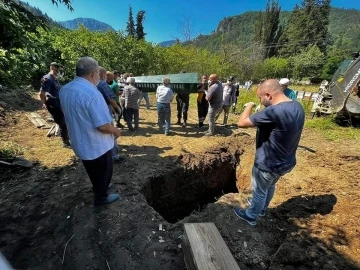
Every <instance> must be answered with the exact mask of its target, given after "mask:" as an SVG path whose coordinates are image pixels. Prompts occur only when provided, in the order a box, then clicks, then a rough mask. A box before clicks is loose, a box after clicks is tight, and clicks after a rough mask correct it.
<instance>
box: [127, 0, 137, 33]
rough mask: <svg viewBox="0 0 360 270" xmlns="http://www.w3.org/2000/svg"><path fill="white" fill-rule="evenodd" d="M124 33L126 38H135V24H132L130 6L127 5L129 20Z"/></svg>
mask: <svg viewBox="0 0 360 270" xmlns="http://www.w3.org/2000/svg"><path fill="white" fill-rule="evenodd" d="M126 33H127V36H128V37H135V24H134V18H133V13H132V8H131V6H130V5H129V19H128V21H127V26H126Z"/></svg>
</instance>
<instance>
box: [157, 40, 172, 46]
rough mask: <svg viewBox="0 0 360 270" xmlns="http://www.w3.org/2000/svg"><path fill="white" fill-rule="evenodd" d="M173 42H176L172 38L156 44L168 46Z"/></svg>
mask: <svg viewBox="0 0 360 270" xmlns="http://www.w3.org/2000/svg"><path fill="white" fill-rule="evenodd" d="M175 43H176V39H173V40H168V41H163V42H160V43H158V45H159V46H161V47H169V46H172V45H174V44H175Z"/></svg>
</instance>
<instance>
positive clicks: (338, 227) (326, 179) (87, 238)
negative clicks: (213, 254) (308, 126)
mask: <svg viewBox="0 0 360 270" xmlns="http://www.w3.org/2000/svg"><path fill="white" fill-rule="evenodd" d="M152 101H153V100H152ZM174 112H175V111H174V109H173V115H172V119H173V122H175V118H176V116H175V113H174ZM39 113H41V114H43V115H45V112H41V111H39ZM12 117H13V118H12V119H13V120H16V121H10V122H9V125H8V126H7V127H5V128H1V139H2V140H10V141H13V142H17V143H19V144H21V145H23V146H25V147H26V148H25V157H27V158H30V159H32V160H34V159H37V160H38V161H39V164H38V165H37V166H36V167H35V168H34V169H32V170H20V169H17V170H14V169H8V168H3V167H2V168H0V173H1V176H0V189H1V191H2V196H1V198H0V220H1V221H0V222H1V227H0V235H1V237H0V248H1V251H2V252H3V254H4V255H5V256H6V257H7V258H8V259H9V260H10V262H11V263H12V265H13V266H14V267H15V268H16V269H108V265H109V267H110V269H184V268H185V264H184V261H183V253H182V250H181V246H180V245H181V236H182V235H183V233H184V232H183V227H182V224H183V223H184V222H214V223H215V225H216V226H217V228H218V229H219V231H220V233H221V235H222V236H223V238H224V240H225V242H226V243H227V245H228V246H229V248H230V250H231V252H232V254H233V255H234V257H235V259H236V260H237V262H238V264H239V266H240V268H241V269H360V233H359V230H360V229H359V228H360V227H359V225H358V222H359V220H360V207H359V206H360V201H359V177H358V168H359V161H360V156H359V153H360V146H359V145H358V144H356V143H354V142H351V141H345V140H344V141H342V142H341V143H339V142H329V141H327V140H325V139H323V138H322V137H321V136H319V134H317V133H315V132H314V131H312V130H305V132H304V134H303V137H302V140H301V147H300V148H299V150H298V165H297V167H296V168H295V169H294V170H293V171H292V172H291V173H289V174H288V175H285V176H284V177H282V179H281V180H280V182H279V184H278V187H277V190H276V194H275V197H274V200H273V202H272V204H271V209H270V211H269V213H268V215H267V216H266V217H264V218H261V219H260V220H259V222H258V225H257V226H255V227H252V226H249V225H247V224H246V223H244V222H242V221H240V220H239V219H238V218H237V217H236V216H235V215H234V214H233V211H232V206H233V205H238V204H241V205H243V206H245V205H246V204H245V200H246V197H247V196H248V194H249V192H250V191H249V184H250V177H249V175H250V170H251V166H252V161H253V155H254V134H255V132H254V130H240V129H236V128H235V127H231V129H226V128H225V127H220V128H219V129H218V130H219V132H220V133H221V135H219V136H216V137H213V138H204V137H203V136H202V133H201V132H199V131H198V130H197V129H195V128H194V125H195V124H196V113H195V109H194V108H191V109H190V121H189V122H190V126H189V127H187V128H182V127H179V126H173V128H172V129H171V130H172V131H173V132H172V135H171V136H164V135H163V134H159V133H158V132H157V128H156V126H155V125H154V123H155V120H156V111H155V110H154V108H152V109H151V110H145V109H144V107H142V108H141V110H140V117H141V124H140V128H141V130H140V131H139V132H138V133H135V134H133V133H130V132H128V131H127V130H126V129H124V130H123V131H122V136H121V138H120V139H119V143H120V145H121V150H122V154H123V156H124V157H126V160H125V162H124V163H122V164H119V165H116V166H115V168H114V177H113V181H114V183H115V185H116V187H117V189H118V190H119V192H120V194H121V201H119V202H117V203H114V204H111V205H108V206H104V207H99V208H94V207H93V206H92V191H91V184H90V181H89V180H88V178H87V175H86V173H85V170H84V168H83V166H82V165H81V164H79V163H78V161H77V160H76V158H74V156H73V153H72V151H71V150H67V149H61V148H60V147H59V139H54V138H52V139H46V137H45V134H46V131H43V130H38V129H36V128H34V127H33V126H32V125H31V123H30V122H29V121H28V120H27V119H26V118H25V117H24V115H23V114H21V113H17V114H16V115H12ZM236 119H237V116H234V115H232V116H231V119H230V121H231V122H232V123H236ZM235 178H236V181H235ZM235 185H236V186H237V189H238V190H239V191H240V193H238V192H236V191H237V189H236V187H235ZM224 193H227V194H225V195H223V194H224ZM216 199H217V200H216ZM178 220H179V221H178ZM159 224H162V226H163V228H164V231H159ZM70 239H71V240H70ZM69 240H70V241H69ZM159 240H164V241H165V242H162V241H160V242H159ZM68 241H69V242H68ZM67 242H68V245H67V246H66V250H65V253H64V249H65V244H66V243H67ZM64 254H65V255H64ZM63 259H64V261H63Z"/></svg>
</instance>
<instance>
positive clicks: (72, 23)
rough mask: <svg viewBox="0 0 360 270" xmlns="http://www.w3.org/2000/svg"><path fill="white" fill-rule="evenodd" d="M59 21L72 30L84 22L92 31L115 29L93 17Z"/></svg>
mask: <svg viewBox="0 0 360 270" xmlns="http://www.w3.org/2000/svg"><path fill="white" fill-rule="evenodd" d="M59 23H60V24H61V25H62V26H63V27H65V28H67V29H70V30H74V29H77V28H78V27H79V25H80V24H82V25H84V26H85V27H86V28H87V29H89V30H91V31H101V32H105V31H107V30H111V31H115V29H114V28H112V27H111V26H110V25H108V24H106V23H103V22H100V21H97V20H95V19H91V18H76V19H74V20H69V21H61V22H59Z"/></svg>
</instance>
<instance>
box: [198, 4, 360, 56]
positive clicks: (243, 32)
mask: <svg viewBox="0 0 360 270" xmlns="http://www.w3.org/2000/svg"><path fill="white" fill-rule="evenodd" d="M257 14H258V12H256V11H250V12H245V13H243V14H240V15H236V16H232V17H226V18H224V19H223V20H221V21H220V23H219V25H218V27H217V29H216V30H215V31H214V32H213V33H212V34H210V35H199V36H198V37H196V38H195V39H194V40H193V42H192V43H193V44H194V45H196V46H201V47H205V48H207V49H210V50H217V49H219V47H220V45H221V44H222V43H223V42H229V43H234V44H237V45H239V46H241V47H243V48H246V47H248V46H249V45H250V44H251V42H252V39H253V36H254V25H255V22H256V19H257ZM290 14H291V12H290V11H282V12H281V13H280V22H281V24H283V25H286V24H287V20H288V18H289V16H290ZM329 33H330V37H331V39H332V40H333V42H334V44H336V45H337V46H338V47H339V49H344V50H345V49H352V50H356V49H358V50H359V47H360V45H359V44H358V41H359V40H360V10H355V9H340V8H332V9H331V12H330V23H329Z"/></svg>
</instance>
